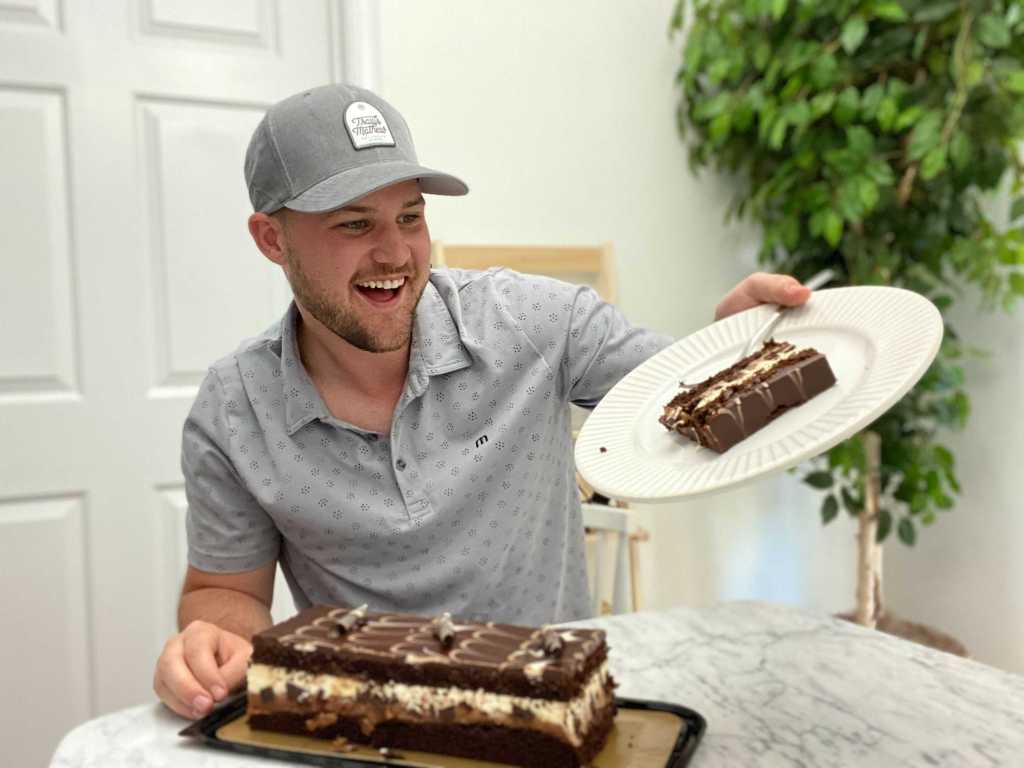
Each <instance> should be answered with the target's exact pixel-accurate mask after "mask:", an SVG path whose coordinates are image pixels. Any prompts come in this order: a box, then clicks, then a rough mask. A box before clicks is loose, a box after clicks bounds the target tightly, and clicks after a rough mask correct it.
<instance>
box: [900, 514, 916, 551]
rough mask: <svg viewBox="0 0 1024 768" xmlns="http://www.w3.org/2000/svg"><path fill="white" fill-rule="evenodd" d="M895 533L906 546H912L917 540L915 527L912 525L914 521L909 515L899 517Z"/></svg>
mask: <svg viewBox="0 0 1024 768" xmlns="http://www.w3.org/2000/svg"><path fill="white" fill-rule="evenodd" d="M896 533H897V534H899V537H900V541H902V542H903V543H904V544H906V545H907V546H908V547H912V546H914V542H915V541H917V529H916V528H915V527H914V521H913V520H911V519H910V518H909V517H902V518H900V524H899V526H897V528H896Z"/></svg>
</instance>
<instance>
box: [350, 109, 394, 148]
mask: <svg viewBox="0 0 1024 768" xmlns="http://www.w3.org/2000/svg"><path fill="white" fill-rule="evenodd" d="M345 128H347V129H348V136H349V138H350V139H352V146H353V147H355V148H356V149H365V148H366V147H393V146H395V137H394V136H392V135H391V129H390V128H388V124H387V121H386V120H385V119H384V115H382V114H381V113H380V110H378V109H377V108H376V107H375V106H373V105H372V104H367V103H366V102H365V101H353V102H352V103H351V104H349V105H348V109H346V110H345Z"/></svg>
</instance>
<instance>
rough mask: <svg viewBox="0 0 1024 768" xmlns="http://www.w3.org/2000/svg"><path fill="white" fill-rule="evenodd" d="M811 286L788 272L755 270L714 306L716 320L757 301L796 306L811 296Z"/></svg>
mask: <svg viewBox="0 0 1024 768" xmlns="http://www.w3.org/2000/svg"><path fill="white" fill-rule="evenodd" d="M810 295H811V289H810V288H807V287H806V286H803V285H801V284H800V281H799V280H797V279H796V278H793V277H790V276H789V275H770V274H768V273H766V272H755V273H754V274H752V275H750V276H749V277H746V278H744V279H743V280H742V281H741V282H740V283H739V284H738V285H737V286H736V287H735V288H733V289H732V290H731V291H729V293H727V294H726V295H725V298H724V299H722V301H721V302H719V304H718V306H717V307H715V320H721V319H722V318H723V317H728V316H729V315H735V314H736V313H737V312H742V311H743V310H744V309H750V308H751V307H756V306H757V305H758V304H781V305H782V306H784V307H795V306H798V305H800V304H803V303H804V302H805V301H807V299H808V298H810Z"/></svg>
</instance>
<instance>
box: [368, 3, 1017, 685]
mask: <svg viewBox="0 0 1024 768" xmlns="http://www.w3.org/2000/svg"><path fill="white" fill-rule="evenodd" d="M672 5H673V3H672V2H671V0H643V1H642V2H641V1H639V0H637V1H634V2H628V3H626V2H622V1H621V0H600V1H599V2H597V1H590V2H582V1H581V2H541V1H540V0H519V1H517V2H508V1H506V0H501V1H497V2H495V1H493V0H492V1H491V2H486V3H484V2H477V1H471V0H458V1H455V2H453V1H451V0H444V1H442V0H432V1H430V2H423V1H421V2H416V3H410V2H399V1H398V0H391V1H389V2H384V3H382V4H381V6H380V14H381V31H382V35H381V36H382V50H381V57H380V62H381V66H380V81H379V86H380V90H381V91H382V93H383V94H384V95H385V96H386V97H388V98H390V99H391V100H392V101H394V102H395V103H396V104H397V105H398V106H399V108H400V109H401V110H402V111H403V112H404V113H405V115H406V117H407V118H408V119H409V121H410V123H411V125H412V127H413V131H414V135H415V137H416V142H417V146H418V147H419V152H420V159H421V160H422V161H424V162H425V163H426V164H428V165H429V164H434V165H436V166H438V167H441V168H443V169H445V170H450V171H452V172H455V173H458V174H461V175H462V176H463V177H464V178H465V179H466V180H467V181H468V183H469V184H470V186H471V188H472V192H471V194H470V195H469V196H468V197H466V198H462V199H457V198H456V199H441V198H435V199H431V200H430V201H429V213H430V222H431V228H432V232H433V235H434V237H435V238H438V239H442V240H445V241H449V242H496V243H567V244H568V243H589V242H601V241H604V240H611V241H612V242H614V244H615V248H616V254H617V261H618V270H619V290H620V301H619V303H620V305H621V307H622V308H623V309H624V311H625V312H626V314H627V315H629V316H630V318H631V319H633V320H634V321H635V322H637V323H640V324H644V325H647V326H650V327H653V328H656V329H659V330H662V331H665V332H667V333H671V334H674V335H676V336H683V335H686V334H688V333H690V332H692V331H694V330H696V329H698V328H699V327H701V326H702V325H704V324H706V323H707V322H709V321H710V320H711V317H712V311H713V308H714V305H715V303H716V302H717V300H718V299H719V298H720V297H721V295H722V294H723V293H724V292H725V291H726V290H727V289H728V288H729V287H730V286H731V285H732V284H734V283H735V282H736V280H738V279H739V278H740V277H741V276H742V275H743V274H745V273H746V272H748V271H749V270H750V269H751V268H752V267H753V258H752V252H753V250H754V248H755V243H756V240H755V235H754V233H753V231H752V230H751V229H750V228H743V227H736V226H731V227H726V226H725V225H724V224H723V216H722V214H723V210H724V207H725V204H726V202H727V200H728V183H727V182H726V181H725V180H722V179H719V178H716V177H714V176H712V175H708V176H705V177H702V178H695V177H694V176H692V175H691V173H690V172H689V170H688V167H687V164H686V157H685V152H684V148H683V145H682V143H681V141H680V139H679V138H678V136H677V134H676V130H675V119H674V109H675V94H674V91H673V76H674V72H675V68H676V59H677V53H676V51H677V48H678V45H677V44H676V43H674V42H672V41H670V40H669V39H668V36H667V27H668V19H669V16H670V14H671V10H672ZM1017 327H1018V328H1019V324H1018V326H1017ZM999 328H1002V329H1004V331H1002V332H1003V333H1004V336H1006V338H1002V339H1001V338H999V337H997V338H996V339H995V342H997V343H999V344H1002V346H1003V347H1005V348H1006V350H1007V351H1008V352H1010V355H1009V356H1008V357H1005V358H1004V357H1001V356H1000V357H999V358H998V359H996V360H992V361H989V362H988V363H985V364H984V365H986V366H988V367H987V368H982V370H981V374H982V375H981V377H980V378H986V379H987V383H986V384H984V385H983V386H986V387H987V388H988V389H987V390H986V391H987V392H988V393H989V394H991V395H1002V396H1003V398H1004V400H1010V401H1011V402H1012V400H1011V398H1010V396H1011V395H1012V394H1013V393H1012V392H1011V391H1010V387H1011V386H1016V385H1015V384H1014V383H1011V382H1016V381H1019V376H1013V375H1012V374H1013V373H1014V372H1016V373H1018V374H1019V372H1020V365H1021V363H1020V361H1021V351H1022V350H1021V346H1020V344H1021V342H1020V341H1019V340H1014V339H1013V338H1012V336H1010V334H1009V333H1008V332H1007V331H1005V328H1006V324H1003V325H1000V326H999ZM976 378H979V377H976ZM979 395H980V391H979ZM979 400H981V398H980V397H979ZM996 406H997V403H996V402H991V403H990V404H987V410H988V411H989V412H990V413H989V414H988V415H986V404H982V403H980V402H979V404H978V409H977V410H978V413H977V414H976V419H975V420H974V422H973V427H972V431H971V432H970V433H969V434H967V435H964V436H963V438H962V439H961V440H960V441H959V443H958V445H960V446H962V447H963V449H964V450H962V451H961V453H962V454H964V455H966V454H971V455H970V457H969V458H966V459H965V466H964V478H963V479H964V481H965V484H966V485H967V486H968V487H969V488H970V489H971V490H969V491H968V494H967V496H966V497H965V503H964V504H963V505H962V506H961V508H960V509H959V510H958V511H957V512H955V513H953V515H951V516H950V519H949V520H945V521H943V523H942V524H941V525H939V526H936V528H935V529H933V530H930V531H928V532H927V534H928V535H926V536H923V537H922V538H923V543H922V546H921V547H919V551H916V552H912V553H909V555H907V554H906V553H904V552H902V551H897V550H896V548H895V547H893V548H892V549H893V555H892V556H891V558H890V560H891V562H890V563H889V568H888V575H889V593H890V595H891V597H892V600H893V603H894V604H896V607H897V609H899V610H900V611H901V612H902V613H904V614H906V615H909V616H911V617H913V618H923V619H927V620H929V621H932V622H934V623H935V624H938V625H940V626H942V627H944V628H946V629H949V630H952V631H954V632H955V633H956V634H958V635H959V636H960V637H961V638H962V639H964V640H965V641H967V642H968V644H969V645H970V646H971V647H972V648H973V649H974V650H975V651H976V655H977V656H978V657H979V658H981V659H983V660H987V661H990V662H992V663H995V664H999V665H1002V666H1005V667H1008V668H1012V669H1018V670H1021V671H1024V644H1022V643H1021V642H1020V640H1021V638H1024V610H1020V609H1021V608H1022V607H1024V606H1022V605H1021V600H1022V597H1021V595H1022V594H1024V589H1022V587H1021V584H1022V582H1024V580H1022V578H1020V577H1021V576H1024V566H1016V569H1017V570H1016V574H1017V576H1018V578H1017V579H1016V580H1014V579H1013V578H1012V576H1013V575H1014V574H1013V572H1012V569H1013V568H1014V566H1012V565H1011V561H1012V558H1011V551H1010V548H1011V547H1012V546H1013V545H1014V544H1016V542H1018V541H1020V540H1021V539H1022V534H1024V517H1021V516H1019V515H1017V514H1015V513H1016V512H1017V511H1019V509H1020V504H1019V502H1018V500H1017V497H1016V493H1015V492H1014V489H1012V488H1011V487H1010V480H1009V478H1011V477H1012V476H1013V475H1012V473H1011V472H1010V469H1009V467H1010V462H1011V459H1012V457H1013V456H1014V455H1015V454H1019V453H1020V452H1021V448H1022V447H1024V446H1022V442H1024V440H1022V435H1021V426H1020V419H1019V418H1017V419H1016V423H1015V424H1009V425H1008V424H1007V422H1006V420H1005V419H1003V421H1002V423H1003V425H1004V426H1003V429H1002V430H1000V431H1001V435H1000V442H998V443H997V445H996V446H995V447H992V448H986V447H985V445H986V444H985V440H984V439H983V438H984V437H985V434H986V432H987V431H989V430H988V429H986V426H987V425H990V426H991V427H996V426H997V425H998V423H999V421H998V420H999V419H1000V416H999V414H998V412H997V411H996ZM1018 413H1019V410H1018ZM988 453H991V454H992V455H991V456H989V455H988ZM1000 468H1002V471H1000ZM981 507H984V508H985V509H986V510H988V511H987V512H986V513H981V512H980V511H978V509H979V508H981ZM972 510H973V511H972ZM642 517H643V521H644V525H645V526H646V527H648V528H649V529H651V530H652V531H653V533H654V539H653V541H652V542H651V543H650V544H649V545H648V552H647V556H648V559H647V561H646V563H645V564H646V566H647V567H646V569H645V571H644V587H645V592H646V599H647V604H648V606H650V607H666V606H670V605H676V604H687V605H700V604H706V603H709V602H712V601H715V600H719V599H745V598H752V599H773V600H780V601H786V602H792V603H796V604H800V605H806V606H811V607H816V608H822V609H826V610H831V611H837V610H843V609H846V608H849V607H851V605H852V600H853V584H854V565H853V557H854V555H853V529H852V527H851V526H850V524H849V522H848V521H845V520H841V521H839V522H838V523H835V524H833V525H832V526H830V527H829V528H827V529H822V528H821V526H820V525H819V523H818V516H817V503H816V500H815V498H814V497H813V495H812V494H810V493H809V492H807V491H806V490H804V489H803V488H802V487H800V484H799V483H798V482H797V481H796V479H795V478H793V477H791V476H782V477H778V478H773V479H770V480H768V481H765V482H762V483H758V484H756V485H753V486H749V487H747V488H744V489H740V490H738V491H734V492H730V493H725V494H721V495H718V496H716V497H713V498H709V499H698V500H695V501H692V502H688V503H685V504H671V505H661V506H657V507H654V508H651V509H649V510H645V511H644V512H643V513H642ZM983 519H984V520H985V523H984V524H982V522H981V521H982V520H983ZM968 543H969V544H970V549H969V551H968V549H967V547H965V546H964V545H965V544H968ZM917 579H920V583H921V584H922V585H923V586H920V587H919V586H918V585H917V581H915V580H917ZM997 585H998V587H997ZM1014 608H1016V609H1017V610H1016V611H1015V610H1014Z"/></svg>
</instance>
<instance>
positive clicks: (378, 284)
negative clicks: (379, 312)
mask: <svg viewBox="0 0 1024 768" xmlns="http://www.w3.org/2000/svg"><path fill="white" fill-rule="evenodd" d="M408 282H409V281H408V278H406V277H404V276H402V277H394V278H388V279H384V280H360V281H359V282H357V283H356V284H355V287H356V292H357V293H359V295H360V296H362V297H363V298H365V299H366V300H367V301H368V302H369V303H370V304H373V305H374V306H376V307H386V306H390V305H392V304H395V303H397V302H398V301H399V299H400V298H401V296H402V294H403V292H404V291H405V288H406V285H407V284H408Z"/></svg>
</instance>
